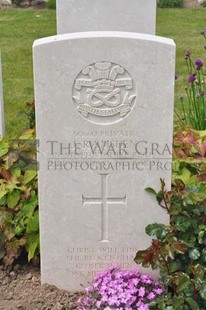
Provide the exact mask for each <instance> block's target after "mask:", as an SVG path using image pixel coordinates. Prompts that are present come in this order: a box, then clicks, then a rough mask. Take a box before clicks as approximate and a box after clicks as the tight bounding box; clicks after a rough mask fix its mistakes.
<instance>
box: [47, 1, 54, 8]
mask: <svg viewBox="0 0 206 310" xmlns="http://www.w3.org/2000/svg"><path fill="white" fill-rule="evenodd" d="M47 7H48V8H49V9H54V10H55V9H56V0H48V2H47Z"/></svg>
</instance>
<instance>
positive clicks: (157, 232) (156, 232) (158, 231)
mask: <svg viewBox="0 0 206 310" xmlns="http://www.w3.org/2000/svg"><path fill="white" fill-rule="evenodd" d="M145 232H146V234H147V235H149V236H156V237H157V238H158V239H160V240H162V239H163V238H164V237H165V236H166V234H167V232H166V230H165V225H163V224H157V223H155V224H150V225H148V226H147V227H146V228H145Z"/></svg>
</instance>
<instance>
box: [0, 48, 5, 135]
mask: <svg viewBox="0 0 206 310" xmlns="http://www.w3.org/2000/svg"><path fill="white" fill-rule="evenodd" d="M4 134H5V125H4V100H3V81H2V68H1V50H0V137H3V136H4Z"/></svg>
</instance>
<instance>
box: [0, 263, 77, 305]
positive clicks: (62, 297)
mask: <svg viewBox="0 0 206 310" xmlns="http://www.w3.org/2000/svg"><path fill="white" fill-rule="evenodd" d="M79 297H80V293H69V292H67V291H62V290H59V289H57V288H56V287H55V286H51V285H47V284H44V285H42V286H41V284H40V271H39V268H38V267H33V266H30V265H24V266H21V265H18V264H16V265H14V267H13V269H11V268H10V269H7V270H4V267H3V266H0V310H73V309H77V300H78V298H79Z"/></svg>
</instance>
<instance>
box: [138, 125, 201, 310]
mask: <svg viewBox="0 0 206 310" xmlns="http://www.w3.org/2000/svg"><path fill="white" fill-rule="evenodd" d="M173 146H174V154H173V157H174V168H173V187H172V190H171V191H167V190H166V189H165V183H164V180H161V189H160V191H158V192H156V191H155V190H154V189H152V188H147V189H146V191H147V192H148V193H150V194H152V195H155V196H156V200H157V202H158V204H159V205H160V207H161V208H163V209H164V210H165V211H166V212H167V213H168V214H169V216H170V223H169V224H168V225H165V224H159V223H155V224H150V225H148V226H147V227H146V233H147V234H148V235H149V236H151V237H152V238H153V240H152V243H151V246H150V247H149V248H148V249H146V250H143V251H138V252H137V254H136V258H135V261H136V262H137V263H138V264H142V265H143V266H144V267H150V266H151V267H152V268H153V269H157V268H159V269H160V275H161V281H162V282H163V284H164V286H165V289H166V294H165V296H162V297H160V298H159V299H158V301H157V302H156V303H152V304H151V309H155V310H156V309H162V310H163V309H164V310H165V309H171V310H184V309H185V310H187V309H188V310H190V309H192V310H193V309H194V310H203V309H206V285H205V283H206V163H205V157H206V131H199V132H198V131H195V130H192V129H191V128H189V127H187V128H184V129H183V130H182V131H175V134H174V144H173ZM153 307H154V308H153Z"/></svg>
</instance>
